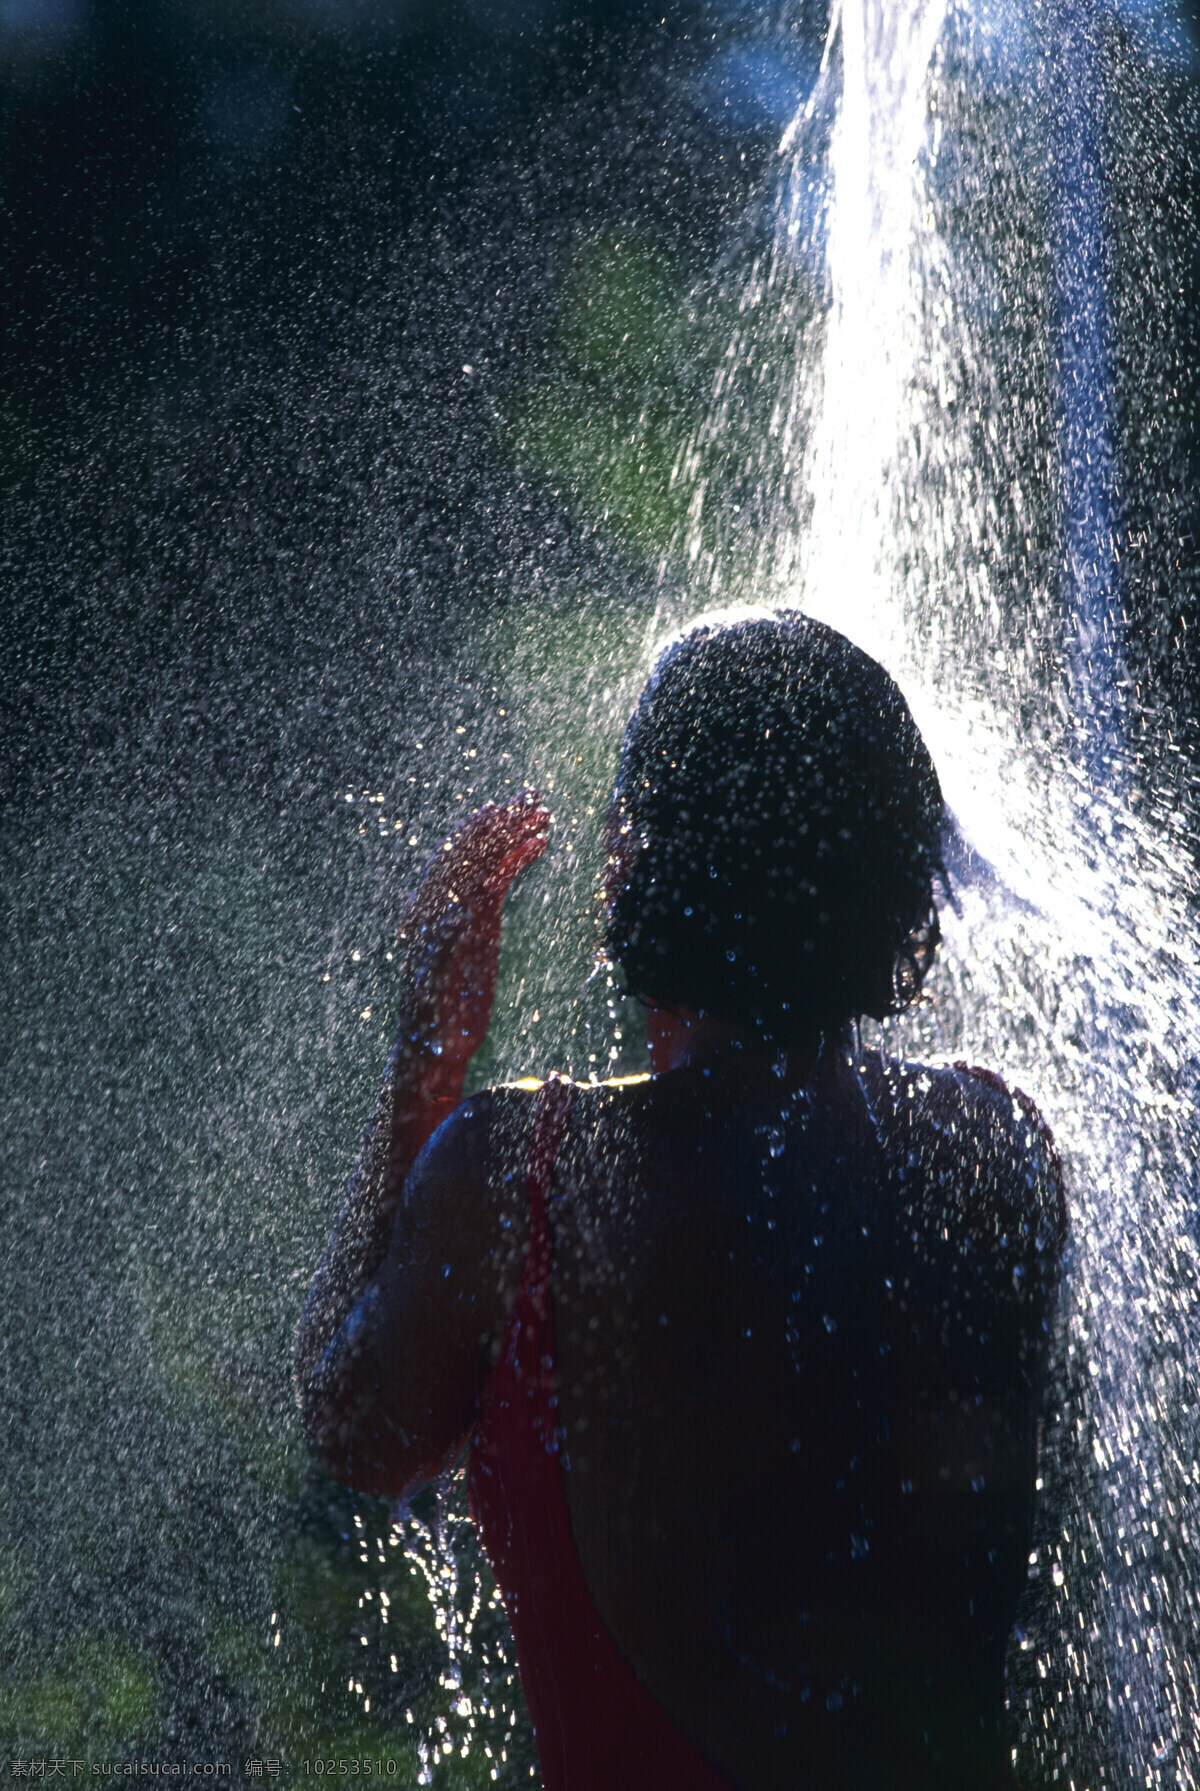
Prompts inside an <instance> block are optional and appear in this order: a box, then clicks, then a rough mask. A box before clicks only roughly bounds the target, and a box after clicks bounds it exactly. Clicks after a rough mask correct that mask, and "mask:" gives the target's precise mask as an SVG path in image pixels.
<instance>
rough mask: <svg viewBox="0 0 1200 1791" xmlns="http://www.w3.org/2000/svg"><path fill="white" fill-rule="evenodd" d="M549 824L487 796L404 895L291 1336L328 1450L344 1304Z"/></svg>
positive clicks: (351, 1351) (355, 1296)
mask: <svg viewBox="0 0 1200 1791" xmlns="http://www.w3.org/2000/svg"><path fill="white" fill-rule="evenodd" d="M549 830H550V816H549V814H548V813H547V811H546V810H545V809H544V808H543V807H542V804H541V801H540V799H539V797H538V795H537V793H536V791H532V790H531V791H528V792H527V793H526V794H525V795H524V796H518V797H517V798H516V799H515V800H514V801H512V802H505V803H502V804H500V805H497V804H496V803H494V802H489V803H488V804H487V805H486V806H485V807H484V808H480V809H476V810H475V813H474V814H473V815H468V817H467V819H466V820H465V821H464V822H462V824H461V825H460V826H459V827H456V828H455V830H454V832H453V833H452V834H451V835H450V838H449V839H448V840H447V841H446V842H445V844H444V845H443V846H442V847H441V849H440V850H439V851H438V852H436V853H435V854H434V856H433V857H432V858H431V859H430V861H429V863H428V864H427V865H426V867H425V869H424V871H423V872H422V875H421V881H420V883H419V884H418V885H417V889H416V892H415V894H414V895H412V896H410V897H409V899H408V901H407V903H406V904H405V907H404V911H403V914H402V916H401V920H400V928H399V932H398V935H397V936H398V939H399V941H400V945H401V947H402V957H401V965H400V972H401V976H400V980H401V988H400V1025H399V1031H398V1034H397V1038H396V1045H395V1049H394V1050H393V1051H392V1054H391V1057H390V1058H389V1060H388V1066H387V1069H386V1071H385V1072H384V1078H383V1086H382V1088H381V1089H380V1091H379V1097H378V1099H377V1101H376V1103H375V1111H374V1113H373V1114H372V1116H371V1120H370V1123H369V1125H368V1126H367V1132H366V1136H365V1138H364V1139H363V1146H362V1151H361V1153H360V1155H359V1159H358V1163H357V1164H356V1166H355V1169H354V1173H353V1174H352V1176H351V1178H350V1186H349V1188H348V1189H347V1192H346V1198H345V1201H344V1202H343V1205H342V1210H341V1212H340V1214H339V1215H338V1220H337V1224H336V1225H335V1226H334V1230H333V1236H332V1237H331V1238H330V1240H329V1247H328V1249H327V1250H326V1252H325V1256H324V1259H323V1261H322V1263H321V1266H320V1268H319V1269H318V1271H317V1275H316V1279H315V1280H314V1282H313V1284H312V1288H311V1290H310V1292H309V1297H308V1302H307V1304H306V1306H305V1309H304V1316H303V1318H302V1319H301V1321H300V1329H299V1332H298V1334H297V1337H296V1354H295V1361H296V1386H297V1391H298V1393H299V1396H300V1401H301V1405H302V1407H303V1408H304V1411H305V1421H306V1423H307V1424H308V1426H309V1429H310V1432H311V1434H313V1435H314V1436H317V1437H320V1438H323V1439H324V1441H325V1443H326V1444H327V1445H328V1447H329V1449H331V1450H332V1449H333V1447H334V1445H333V1443H332V1442H330V1438H332V1437H333V1436H334V1435H335V1433H336V1434H337V1435H341V1433H342V1431H343V1430H344V1429H345V1426H346V1425H347V1424H348V1423H349V1422H350V1416H348V1414H350V1415H352V1413H353V1410H354V1401H355V1399H356V1398H357V1397H358V1393H356V1391H355V1389H356V1388H358V1391H359V1392H362V1388H361V1387H359V1382H358V1381H357V1380H356V1379H355V1376H356V1375H357V1374H359V1367H356V1364H357V1363H359V1358H360V1356H361V1354H362V1350H363V1348H364V1347H365V1340H366V1338H367V1336H368V1333H369V1331H370V1324H369V1323H368V1318H369V1314H368V1313H367V1312H366V1309H365V1308H364V1309H363V1311H362V1312H360V1313H359V1315H358V1317H357V1318H356V1317H355V1316H353V1314H354V1308H355V1304H356V1302H357V1301H358V1300H359V1299H360V1298H361V1297H363V1295H364V1290H365V1289H366V1288H367V1285H368V1282H369V1281H370V1279H371V1277H372V1276H373V1275H374V1274H375V1273H376V1271H377V1270H378V1269H379V1266H380V1264H381V1262H382V1261H383V1257H384V1253H385V1251H386V1249H387V1245H388V1239H389V1237H390V1235H391V1231H392V1222H393V1219H394V1216H395V1212H396V1207H397V1205H398V1203H399V1201H400V1199H401V1196H402V1193H403V1189H404V1182H405V1178H406V1176H407V1175H408V1172H409V1170H410V1168H411V1167H412V1165H413V1163H414V1161H415V1160H416V1156H417V1153H418V1152H419V1150H420V1149H421V1146H422V1145H423V1144H424V1143H425V1141H426V1139H428V1138H429V1136H430V1135H431V1133H432V1132H433V1131H434V1130H435V1128H436V1127H437V1126H438V1124H439V1123H440V1122H441V1120H442V1119H444V1118H446V1117H447V1116H448V1115H449V1114H450V1113H451V1112H452V1111H453V1109H454V1107H455V1106H456V1105H457V1104H458V1102H459V1100H460V1099H461V1097H462V1085H463V1075H464V1072H465V1070H466V1066H467V1062H468V1060H469V1059H470V1057H471V1054H472V1053H473V1052H474V1051H476V1050H478V1048H479V1046H480V1045H481V1044H482V1043H483V1040H484V1037H485V1035H486V1033H487V1028H488V1021H489V1019H490V1018H491V1012H492V1001H493V998H494V997H495V993H496V965H497V962H498V960H499V956H500V911H501V908H502V907H503V905H504V898H505V896H506V895H507V894H508V891H509V887H510V885H511V884H512V880H513V878H514V877H515V876H516V875H517V873H518V871H520V870H522V869H523V868H524V867H525V866H526V865H527V864H532V863H533V860H534V859H535V858H540V857H541V855H542V853H543V852H544V851H545V850H546V836H547V834H548V832H549ZM360 1320H361V1323H360V1322H359V1321H360ZM363 1360H364V1361H367V1358H366V1357H363ZM363 1372H366V1370H365V1369H364V1370H363ZM364 1384H365V1385H366V1390H367V1392H370V1385H369V1384H366V1383H364Z"/></svg>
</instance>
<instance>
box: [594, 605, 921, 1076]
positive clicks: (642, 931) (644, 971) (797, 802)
mask: <svg viewBox="0 0 1200 1791" xmlns="http://www.w3.org/2000/svg"><path fill="white" fill-rule="evenodd" d="M613 802H614V807H615V811H616V813H615V817H614V818H615V821H616V823H617V825H618V826H619V827H620V828H621V830H622V831H623V832H624V833H625V834H626V835H627V859H626V860H625V862H626V870H625V875H624V880H623V881H622V882H621V883H620V885H619V886H618V887H617V888H616V889H615V891H613V892H612V896H611V901H610V906H609V914H608V925H607V932H606V937H605V950H606V952H607V954H608V956H609V958H610V959H612V960H613V961H614V962H616V963H617V964H619V965H620V966H621V968H622V970H623V971H624V973H625V979H626V984H627V987H628V988H629V990H630V992H631V993H633V994H635V995H638V996H640V997H642V999H643V1000H650V1001H653V1002H655V1003H656V1004H657V1005H658V1006H660V1007H666V1008H684V1007H686V1008H694V1009H700V1010H702V1011H704V1012H707V1013H709V1014H712V1015H714V1016H715V1017H716V1018H718V1019H721V1020H724V1021H727V1022H729V1023H731V1024H734V1025H741V1026H746V1027H753V1028H756V1029H757V1030H758V1031H759V1032H761V1033H762V1034H763V1035H764V1036H765V1037H766V1038H767V1039H769V1040H772V1041H774V1042H776V1043H778V1044H780V1045H787V1044H789V1043H797V1044H798V1043H800V1042H802V1041H803V1042H806V1041H808V1040H809V1039H811V1038H812V1037H813V1035H814V1033H815V1032H818V1031H819V1032H826V1031H829V1030H831V1029H833V1028H836V1027H839V1026H842V1025H844V1024H845V1023H846V1022H847V1021H848V1020H850V1019H852V1018H855V1017H857V1016H859V1015H862V1014H869V1015H872V1016H873V1017H875V1018H876V1019H882V1018H883V1017H884V1016H885V1015H887V1014H893V1013H898V1012H900V1011H901V1010H902V1009H903V1008H905V1007H908V1006H910V1005H911V1003H912V1002H913V1001H915V999H916V997H917V996H918V994H919V993H920V989H921V985H922V983H923V982H924V979H925V975H926V973H927V971H928V969H929V966H930V964H931V963H932V961H933V956H934V952H935V950H936V947H937V942H938V938H939V936H940V929H939V925H938V917H937V908H936V906H935V904H934V899H933V879H934V877H935V876H941V877H942V878H943V880H944V877H945V872H944V869H943V867H942V862H941V839H942V828H943V824H944V807H943V802H942V792H941V787H940V785H939V783H938V778H937V772H936V771H935V770H934V767H933V761H932V760H931V759H930V757H929V753H928V751H927V750H926V747H925V743H924V741H923V740H922V739H921V736H920V734H919V733H918V731H917V727H916V723H915V722H914V721H913V718H912V716H911V714H910V713H909V709H908V705H907V703H906V702H905V701H904V698H903V697H902V696H901V694H900V692H899V690H898V689H897V687H896V685H895V683H894V682H893V680H892V679H891V678H890V677H889V676H888V674H887V673H886V672H885V671H884V669H883V667H882V666H881V665H878V664H877V663H876V662H875V661H874V660H873V659H871V658H869V657H868V656H867V654H865V653H863V652H860V650H859V649H858V648H857V647H855V646H853V645H852V644H851V643H850V642H849V641H848V640H847V639H846V638H845V636H844V635H841V634H838V633H837V632H836V631H835V630H834V629H832V628H827V627H825V626H824V625H823V624H822V623H820V622H816V621H813V620H812V619H811V618H809V617H807V616H802V615H799V614H795V613H793V614H787V613H785V614H781V615H777V616H769V617H761V618H753V619H749V620H739V621H735V622H730V623H726V624H724V625H721V624H719V623H701V624H698V625H697V626H696V627H695V628H693V629H692V630H691V632H690V633H688V634H686V635H684V636H683V637H682V638H681V639H679V640H677V641H675V642H674V643H672V644H671V645H670V646H669V647H667V649H666V650H665V651H664V652H663V653H662V654H661V656H660V657H659V660H658V663H657V664H656V666H655V668H654V671H653V674H652V675H651V678H650V680H649V682H648V683H647V685H646V687H645V689H644V690H643V691H642V694H641V696H640V697H639V699H638V702H637V706H636V708H635V709H634V712H633V715H632V717H631V718H630V722H629V726H628V728H627V729H626V733H625V743H624V748H623V751H622V755H621V767H620V772H619V774H618V778H617V785H616V789H615V791H614V795H613Z"/></svg>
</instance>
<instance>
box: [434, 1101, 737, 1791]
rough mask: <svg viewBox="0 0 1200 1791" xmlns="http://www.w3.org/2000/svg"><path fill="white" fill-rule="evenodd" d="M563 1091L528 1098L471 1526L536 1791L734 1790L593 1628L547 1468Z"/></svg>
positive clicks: (555, 1477) (553, 1457)
mask: <svg viewBox="0 0 1200 1791" xmlns="http://www.w3.org/2000/svg"><path fill="white" fill-rule="evenodd" d="M572 1092H573V1091H572V1087H571V1084H570V1083H569V1082H562V1081H557V1080H552V1081H550V1082H547V1083H546V1084H545V1085H544V1086H543V1087H542V1089H541V1091H540V1092H539V1094H538V1097H537V1106H536V1108H535V1112H534V1120H533V1130H532V1134H531V1137H530V1144H529V1250H528V1254H527V1256H526V1258H525V1274H524V1278H523V1280H522V1282H521V1289H520V1292H519V1293H518V1295H517V1298H516V1302H515V1304H514V1306H513V1309H512V1312H511V1314H510V1316H509V1321H508V1328H507V1330H506V1332H505V1337H504V1349H503V1353H502V1354H501V1357H500V1360H499V1361H498V1362H497V1363H496V1366H495V1367H494V1368H493V1369H492V1371H491V1373H490V1374H489V1375H488V1376H487V1378H486V1380H485V1381H484V1384H483V1389H482V1392H481V1395H480V1401H479V1419H478V1423H477V1425H476V1429H475V1435H474V1440H473V1442H472V1445H471V1467H470V1495H471V1514H472V1516H473V1517H474V1519H475V1523H476V1526H477V1528H478V1530H479V1533H480V1536H481V1538H482V1541H483V1546H484V1548H485V1550H486V1552H487V1556H488V1559H489V1561H490V1562H491V1564H492V1571H493V1572H494V1574H495V1576H496V1582H497V1584H498V1585H499V1587H500V1590H501V1592H502V1593H503V1595H504V1605H505V1609H506V1610H507V1612H508V1619H509V1622H510V1624H511V1625H512V1632H513V1639H514V1641H515V1642H516V1649H517V1664H518V1666H519V1668H520V1672H521V1684H522V1685H523V1686H524V1688H525V1696H526V1699H527V1701H528V1704H529V1713H530V1716H531V1717H532V1719H533V1727H534V1732H535V1734H536V1736H537V1747H538V1758H539V1761H540V1763H541V1768H542V1783H543V1787H544V1791H735V1787H734V1784H733V1781H732V1780H731V1779H729V1778H727V1777H726V1776H725V1774H724V1773H723V1772H719V1771H718V1770H717V1768H716V1767H715V1766H713V1765H712V1763H711V1762H710V1761H709V1760H707V1759H706V1758H705V1757H704V1755H703V1754H702V1753H701V1752H700V1750H699V1749H698V1748H697V1747H696V1745H695V1743H694V1742H692V1741H689V1739H688V1737H687V1736H686V1735H685V1734H684V1733H683V1731H682V1730H681V1729H680V1728H679V1727H678V1725H677V1724H676V1723H675V1722H674V1721H673V1719H672V1718H671V1717H670V1716H668V1715H667V1713H666V1711H665V1710H664V1709H663V1707H662V1705H661V1704H659V1703H658V1701H657V1700H656V1699H655V1698H654V1697H653V1696H652V1694H651V1693H650V1692H649V1691H647V1689H646V1687H645V1686H644V1685H643V1684H642V1682H641V1681H640V1680H639V1679H638V1678H637V1676H636V1675H635V1673H634V1672H633V1669H632V1668H631V1667H630V1665H629V1663H628V1662H627V1661H626V1660H625V1658H624V1656H623V1655H622V1654H621V1652H620V1650H619V1649H618V1648H617V1645H616V1643H615V1642H614V1641H613V1638H612V1637H611V1635H610V1634H609V1632H608V1630H607V1629H606V1628H605V1626H604V1622H603V1620H602V1619H601V1617H600V1615H599V1613H598V1612H597V1610H596V1607H595V1605H594V1604H593V1602H592V1596H591V1593H590V1592H589V1591H588V1588H587V1582H586V1581H585V1580H584V1577H583V1570H582V1568H581V1567H580V1565H579V1556H578V1554H577V1553H576V1549H575V1539H574V1537H573V1535H572V1534H571V1518H570V1513H569V1511H568V1509H567V1495H566V1489H565V1488H564V1486H563V1477H562V1466H561V1464H560V1461H559V1458H558V1447H559V1434H560V1433H559V1430H558V1426H557V1406H558V1399H557V1393H556V1386H555V1375H554V1310H553V1304H552V1297H551V1238H550V1222H549V1215H548V1212H547V1204H546V1203H547V1195H548V1192H549V1188H550V1179H551V1176H552V1175H553V1172H554V1164H555V1161H556V1159H557V1157H558V1151H559V1146H560V1144H561V1141H562V1135H563V1127H564V1125H565V1123H566V1117H567V1111H568V1108H569V1107H570V1104H571V1096H572Z"/></svg>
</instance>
